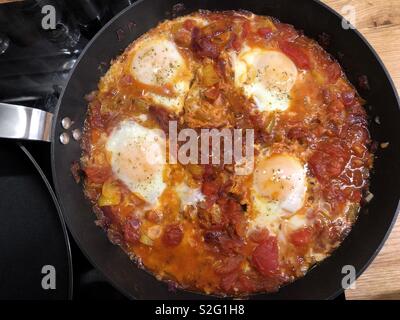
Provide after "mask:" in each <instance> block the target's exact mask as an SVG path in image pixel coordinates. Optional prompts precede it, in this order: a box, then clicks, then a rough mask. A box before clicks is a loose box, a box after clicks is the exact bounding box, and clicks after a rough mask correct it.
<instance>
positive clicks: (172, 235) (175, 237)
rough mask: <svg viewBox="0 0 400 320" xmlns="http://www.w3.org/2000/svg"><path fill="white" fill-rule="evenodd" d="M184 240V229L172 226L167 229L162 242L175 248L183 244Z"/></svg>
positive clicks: (175, 225) (176, 225)
mask: <svg viewBox="0 0 400 320" xmlns="http://www.w3.org/2000/svg"><path fill="white" fill-rule="evenodd" d="M182 239H183V230H182V227H181V226H180V225H178V224H172V225H169V226H167V227H166V228H165V230H164V233H163V237H162V240H163V242H164V244H165V245H167V246H170V247H175V246H177V245H179V244H180V243H181V241H182Z"/></svg>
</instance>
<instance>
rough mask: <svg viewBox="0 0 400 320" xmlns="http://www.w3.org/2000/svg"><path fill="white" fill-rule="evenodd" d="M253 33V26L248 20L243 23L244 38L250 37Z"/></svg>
mask: <svg viewBox="0 0 400 320" xmlns="http://www.w3.org/2000/svg"><path fill="white" fill-rule="evenodd" d="M250 32H251V24H250V21H248V20H246V21H245V22H243V25H242V38H243V39H245V38H247V37H248V36H249V34H250Z"/></svg>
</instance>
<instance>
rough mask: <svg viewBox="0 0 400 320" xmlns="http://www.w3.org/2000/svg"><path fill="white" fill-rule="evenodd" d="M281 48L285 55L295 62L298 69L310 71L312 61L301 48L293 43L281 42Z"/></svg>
mask: <svg viewBox="0 0 400 320" xmlns="http://www.w3.org/2000/svg"><path fill="white" fill-rule="evenodd" d="M279 47H280V48H281V50H282V52H283V53H285V54H286V55H287V56H288V57H289V58H290V59H292V60H293V62H294V63H295V64H296V66H297V67H299V68H300V69H310V67H311V63H310V60H309V58H308V56H307V54H306V53H305V52H304V51H303V49H301V48H300V47H299V46H297V45H296V44H294V43H292V42H288V41H281V42H279Z"/></svg>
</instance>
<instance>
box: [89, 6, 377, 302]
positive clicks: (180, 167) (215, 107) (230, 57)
mask: <svg viewBox="0 0 400 320" xmlns="http://www.w3.org/2000/svg"><path fill="white" fill-rule="evenodd" d="M88 100H89V101H90V102H89V110H88V115H87V119H86V124H85V131H84V138H83V142H82V149H83V153H82V158H81V165H82V168H83V170H84V172H85V182H84V192H85V194H86V196H87V197H88V198H89V199H90V200H91V201H92V203H93V209H94V211H95V213H96V215H97V223H98V224H99V225H100V226H101V227H103V228H104V229H105V230H106V232H107V234H108V237H109V239H110V240H111V241H112V242H113V243H115V244H118V245H120V246H121V247H122V248H123V249H124V250H125V251H126V252H127V254H129V256H130V257H131V258H132V259H134V260H135V261H136V262H137V263H138V265H139V266H141V267H143V268H145V269H147V270H149V271H151V272H152V273H153V274H154V275H155V276H156V277H157V279H160V280H164V281H169V283H170V284H172V285H173V286H176V287H179V288H184V289H188V290H193V291H196V292H202V293H207V294H217V295H230V296H243V295H248V294H251V293H256V292H272V291H276V290H278V289H279V287H280V286H282V285H284V284H287V283H290V282H292V281H294V280H295V279H297V278H299V277H302V276H304V275H305V274H306V273H307V271H308V270H309V269H310V268H311V267H312V266H313V265H315V264H316V263H318V262H319V261H322V260H323V259H325V258H326V257H328V256H329V254H330V253H331V252H332V251H333V250H334V249H335V248H337V247H338V246H339V245H340V243H341V242H342V241H343V239H344V238H345V237H346V235H347V234H348V233H349V231H350V229H351V227H352V225H353V223H354V222H355V220H356V219H357V215H358V212H359V209H360V204H361V202H362V198H363V195H364V194H365V193H366V192H367V189H368V176H369V170H370V169H371V167H372V153H371V152H370V151H369V145H370V136H369V132H368V128H367V118H366V113H365V111H364V109H363V106H362V105H363V100H362V99H361V97H360V96H359V95H358V93H357V92H356V90H355V89H354V87H353V86H352V85H351V84H350V83H349V81H348V80H347V78H346V76H345V74H344V73H343V71H342V69H341V67H340V66H339V64H338V63H337V61H335V60H334V59H333V58H331V57H330V55H329V54H328V53H326V52H325V51H324V50H323V49H322V48H321V47H320V46H319V45H318V44H317V43H316V42H315V41H313V40H311V39H309V38H307V37H306V36H304V35H303V34H302V33H301V32H299V31H296V30H295V29H294V27H293V26H291V25H287V24H284V23H281V22H279V21H277V20H276V19H274V18H271V17H263V16H257V15H254V14H251V13H248V12H232V11H230V12H208V11H207V12H206V11H201V12H197V13H194V14H191V15H188V16H184V17H180V18H177V19H174V20H171V21H165V22H163V23H161V24H160V25H159V26H157V27H156V28H154V29H152V30H150V31H149V32H147V33H146V34H145V35H143V36H142V37H140V38H138V39H137V40H136V41H134V42H133V43H132V44H131V45H130V46H129V47H128V48H127V49H126V50H125V52H124V53H123V54H122V55H121V56H119V57H118V58H117V59H116V60H115V61H113V62H112V64H111V67H110V69H109V70H108V72H107V73H106V74H105V76H104V77H102V79H101V80H100V83H99V85H98V90H97V91H95V92H93V93H92V94H90V95H89V97H88ZM171 123H175V124H176V126H177V128H178V129H183V128H191V129H194V130H195V131H196V132H201V130H202V129H218V130H222V129H228V130H234V129H243V130H244V129H252V130H253V132H254V159H253V160H254V161H253V170H251V172H249V173H248V174H240V175H239V174H237V171H236V170H235V168H236V166H237V165H239V163H235V162H234V163H224V162H223V161H221V162H220V163H218V164H213V163H212V162H210V163H190V162H189V163H182V162H179V161H174V162H172V161H171V159H170V158H169V157H168V150H169V149H170V148H171V145H170V135H171V132H170V124H171ZM220 156H221V157H222V154H221V155H220Z"/></svg>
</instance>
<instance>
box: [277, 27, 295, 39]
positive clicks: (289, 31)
mask: <svg viewBox="0 0 400 320" xmlns="http://www.w3.org/2000/svg"><path fill="white" fill-rule="evenodd" d="M277 27H278V29H279V37H280V38H281V39H284V40H285V41H293V40H294V39H296V38H297V37H298V36H299V33H298V32H297V31H296V29H295V28H294V27H293V26H292V25H290V24H284V23H279V24H277Z"/></svg>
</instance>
